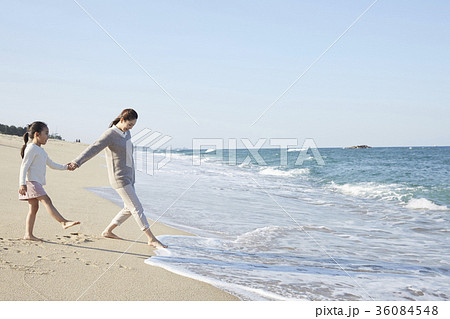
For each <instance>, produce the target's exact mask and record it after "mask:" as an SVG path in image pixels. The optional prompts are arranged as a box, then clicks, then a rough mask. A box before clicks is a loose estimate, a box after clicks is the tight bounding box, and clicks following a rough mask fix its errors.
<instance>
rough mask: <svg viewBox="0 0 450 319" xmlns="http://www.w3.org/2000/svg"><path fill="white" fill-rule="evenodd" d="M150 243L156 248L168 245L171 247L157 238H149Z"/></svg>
mask: <svg viewBox="0 0 450 319" xmlns="http://www.w3.org/2000/svg"><path fill="white" fill-rule="evenodd" d="M148 244H149V245H150V246H153V247H155V248H167V247H169V246H167V245H164V244H163V243H161V242H160V241H159V240H157V239H155V240H149V241H148Z"/></svg>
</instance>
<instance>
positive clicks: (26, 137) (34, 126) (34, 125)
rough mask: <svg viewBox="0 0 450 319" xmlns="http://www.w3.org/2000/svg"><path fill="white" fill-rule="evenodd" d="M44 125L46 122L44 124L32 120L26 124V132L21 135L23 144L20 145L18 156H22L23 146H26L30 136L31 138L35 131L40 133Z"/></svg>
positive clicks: (45, 125)
mask: <svg viewBox="0 0 450 319" xmlns="http://www.w3.org/2000/svg"><path fill="white" fill-rule="evenodd" d="M46 127H47V124H45V123H44V122H33V123H31V124H30V125H28V126H27V132H26V133H25V134H24V135H23V141H24V144H23V146H22V149H21V150H20V156H22V158H23V156H24V153H25V148H26V147H27V143H28V140H29V139H30V136H31V138H32V139H33V138H34V134H35V133H41V132H42V131H43V130H44V129H45V128H46Z"/></svg>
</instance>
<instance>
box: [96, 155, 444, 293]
mask: <svg viewBox="0 0 450 319" xmlns="http://www.w3.org/2000/svg"><path fill="white" fill-rule="evenodd" d="M319 151H320V155H321V157H322V158H323V160H324V163H325V165H319V164H318V161H316V157H314V156H313V154H309V153H308V156H307V157H306V158H305V160H304V161H303V163H302V164H301V165H296V164H295V163H296V160H297V158H298V156H299V154H300V152H301V150H300V149H292V150H290V151H289V152H287V165H281V164H282V161H281V158H280V157H281V155H280V154H281V151H280V150H277V149H262V150H259V152H258V153H259V154H260V155H261V157H262V158H263V159H264V163H261V161H257V160H255V158H254V157H253V156H252V155H251V154H250V152H249V151H248V150H237V152H236V161H235V160H234V158H233V160H232V161H231V162H230V157H229V155H230V154H229V153H228V152H227V151H225V152H223V153H220V152H217V151H214V150H203V151H202V153H201V155H200V158H199V157H198V155H195V154H193V152H192V151H190V150H178V151H173V152H172V156H171V159H170V161H169V162H168V163H167V164H166V165H165V166H164V167H161V168H160V169H157V170H154V171H152V172H151V173H150V174H149V171H148V167H147V168H145V165H144V164H145V163H144V161H143V158H144V157H143V155H144V153H143V152H142V151H137V153H136V154H135V159H136V163H137V168H138V169H139V168H140V170H141V172H140V171H138V172H137V181H136V189H137V193H138V195H139V198H140V199H141V201H142V203H143V205H144V207H145V209H146V214H147V216H148V217H149V218H151V219H153V220H158V221H160V222H163V223H165V224H168V225H172V226H175V227H177V228H180V229H183V230H186V231H188V232H190V233H192V234H195V235H196V236H162V237H159V239H160V240H161V241H163V242H164V243H165V244H168V245H169V248H168V249H160V250H158V251H157V255H156V256H153V257H151V258H149V259H148V260H146V263H148V264H150V265H155V266H159V267H163V268H165V269H167V270H169V271H172V272H175V273H178V274H181V275H184V276H189V277H192V278H195V279H199V280H203V281H205V282H209V283H211V284H213V285H215V286H217V287H220V288H222V289H224V290H226V291H229V292H231V293H233V294H235V295H237V296H238V297H240V298H241V299H243V300H285V299H300V300H448V299H449V298H450V257H449V252H450V240H449V239H450V236H449V232H450V209H449V207H450V185H449V181H450V170H449V168H450V147H414V148H412V149H410V148H372V149H319ZM232 155H233V156H234V154H232ZM147 156H148V154H147ZM155 156H156V157H155V158H154V163H156V162H157V161H158V160H161V158H162V157H163V156H165V154H156V155H155ZM196 156H197V158H195V157H196ZM247 157H249V159H248V160H245V159H246V158H247ZM147 158H148V157H147ZM199 159H200V163H201V165H194V163H198V160H199ZM139 160H141V162H139ZM147 164H148V163H147ZM94 191H95V192H97V193H99V194H101V195H102V196H105V197H107V198H110V199H112V200H114V201H117V200H118V197H117V195H116V194H115V193H114V191H113V190H111V189H95V190H94Z"/></svg>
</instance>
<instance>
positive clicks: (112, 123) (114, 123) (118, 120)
mask: <svg viewBox="0 0 450 319" xmlns="http://www.w3.org/2000/svg"><path fill="white" fill-rule="evenodd" d="M119 122H120V116H118V117H116V118H115V119H114V121H112V122H111V124H110V125H109V127H113V125H116V124H117V123H119Z"/></svg>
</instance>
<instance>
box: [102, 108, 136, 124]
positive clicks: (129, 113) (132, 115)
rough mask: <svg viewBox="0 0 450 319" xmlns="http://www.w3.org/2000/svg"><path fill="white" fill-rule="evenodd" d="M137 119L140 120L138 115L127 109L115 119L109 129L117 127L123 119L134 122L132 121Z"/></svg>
mask: <svg viewBox="0 0 450 319" xmlns="http://www.w3.org/2000/svg"><path fill="white" fill-rule="evenodd" d="M137 118H138V114H137V112H136V111H135V110H133V109H125V110H123V111H122V113H120V115H119V116H118V117H116V118H115V119H114V121H112V122H111V124H110V125H109V127H112V126H113V125H116V124H117V123H119V122H120V120H121V119H124V120H125V121H132V120H137Z"/></svg>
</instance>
